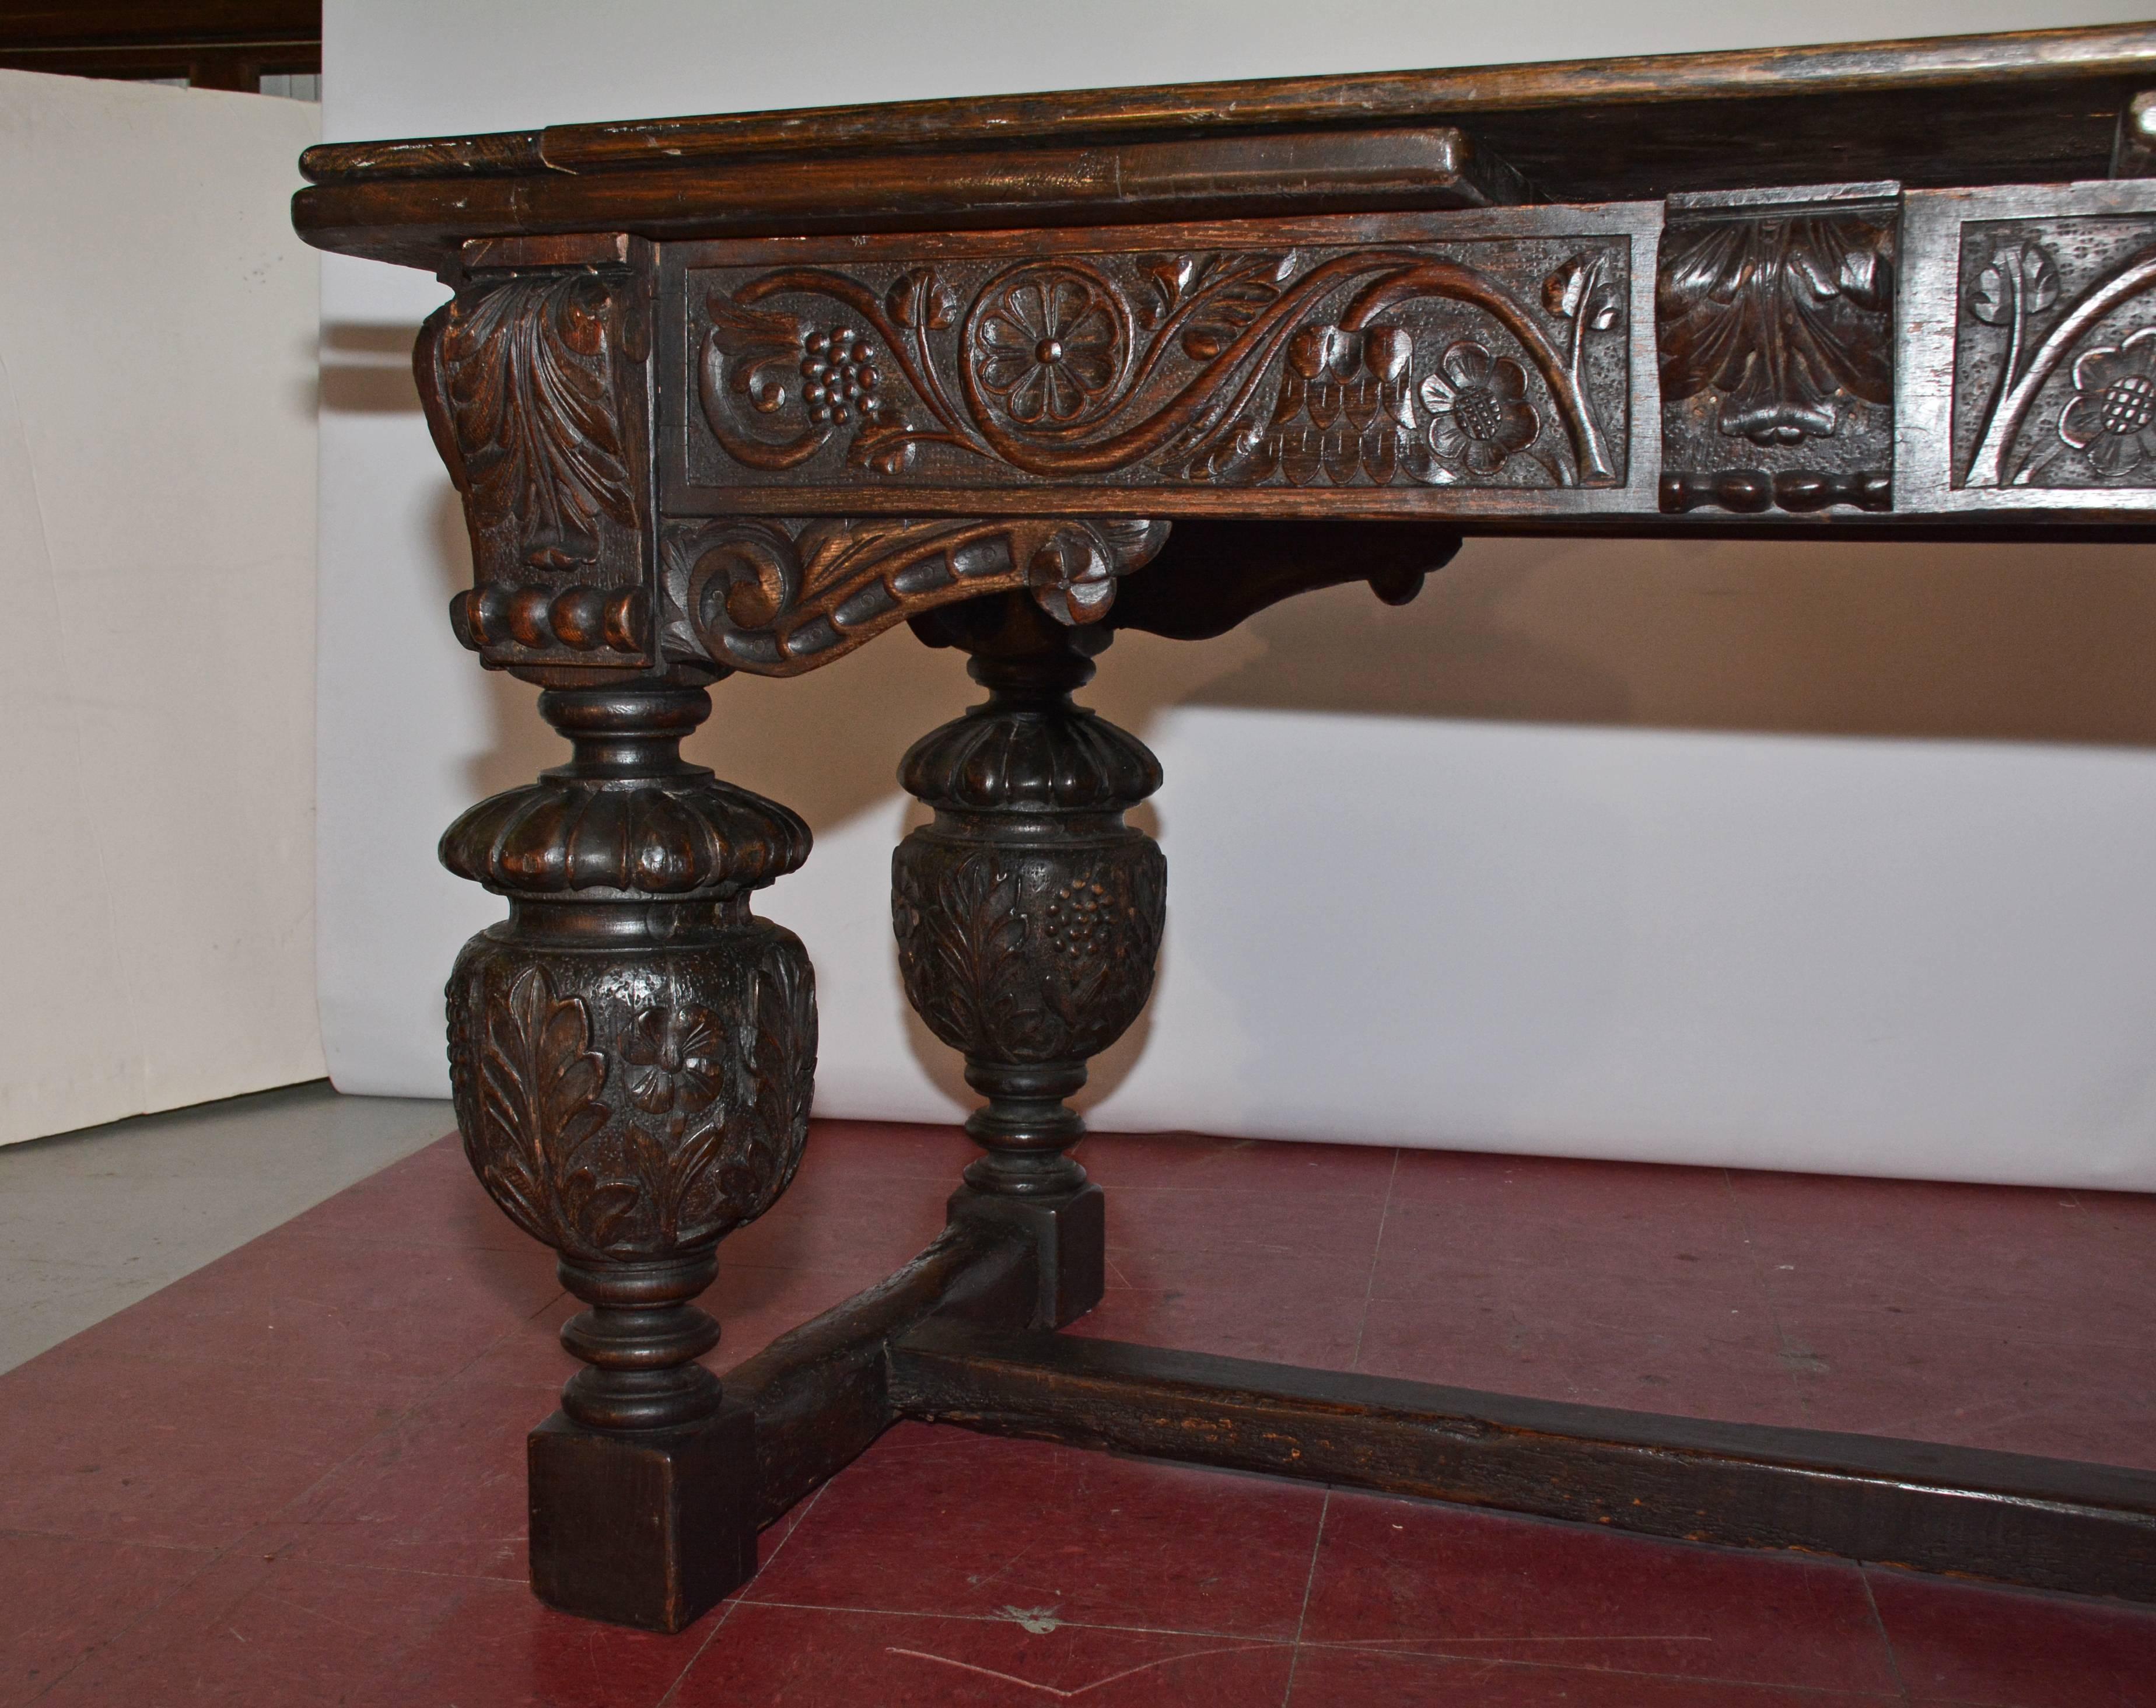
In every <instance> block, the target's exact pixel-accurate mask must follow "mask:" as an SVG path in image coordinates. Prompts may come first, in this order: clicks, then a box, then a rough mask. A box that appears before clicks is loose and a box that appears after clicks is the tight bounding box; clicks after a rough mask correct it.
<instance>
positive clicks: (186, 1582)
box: [23, 1525, 261, 1708]
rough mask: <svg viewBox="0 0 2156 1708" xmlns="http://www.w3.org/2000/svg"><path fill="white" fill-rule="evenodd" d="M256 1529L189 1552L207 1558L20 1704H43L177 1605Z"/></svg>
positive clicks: (136, 1608)
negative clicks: (98, 1659) (106, 1652)
mask: <svg viewBox="0 0 2156 1708" xmlns="http://www.w3.org/2000/svg"><path fill="white" fill-rule="evenodd" d="M260 1528H261V1526H259V1525H257V1526H254V1529H251V1530H249V1531H246V1532H245V1533H244V1534H243V1535H242V1536H240V1537H239V1539H238V1540H237V1541H232V1542H228V1543H227V1544H226V1545H225V1546H223V1547H221V1548H215V1549H208V1550H202V1549H198V1550H194V1551H193V1552H206V1553H207V1554H208V1558H207V1559H205V1560H203V1561H202V1562H200V1563H199V1564H198V1566H197V1567H195V1569H194V1570H193V1571H192V1572H188V1573H187V1576H186V1577H182V1578H181V1579H180V1581H179V1582H177V1583H175V1584H173V1585H172V1588H171V1589H170V1590H169V1591H167V1593H165V1594H163V1595H162V1596H159V1597H157V1598H155V1599H153V1600H152V1601H151V1602H150V1603H148V1605H146V1606H137V1607H135V1608H131V1612H132V1613H133V1614H134V1617H133V1618H129V1619H126V1621H124V1622H123V1623H121V1626H120V1627H119V1628H118V1629H116V1630H115V1631H112V1632H110V1633H109V1634H107V1635H105V1636H104V1637H102V1638H100V1639H99V1640H98V1641H96V1642H95V1643H93V1644H90V1647H89V1648H87V1649H84V1650H83V1651H82V1653H81V1654H78V1655H77V1656H76V1657H75V1658H74V1664H73V1665H71V1666H67V1667H64V1668H62V1669H61V1670H60V1671H59V1672H58V1673H57V1674H55V1675H54V1676H53V1677H52V1678H51V1679H49V1680H47V1681H46V1682H45V1683H44V1685H40V1686H39V1687H38V1691H37V1694H36V1695H32V1696H27V1697H25V1698H23V1702H24V1704H25V1705H26V1708H27V1705H28V1704H29V1703H33V1702H39V1701H42V1700H44V1698H45V1697H46V1696H48V1695H50V1694H51V1693H52V1692H53V1691H54V1690H58V1689H59V1687H60V1685H63V1684H64V1683H65V1682H66V1681H67V1680H69V1679H71V1678H73V1677H74V1675H75V1674H77V1673H78V1672H80V1671H81V1670H82V1669H83V1668H84V1667H85V1666H87V1665H89V1664H90V1661H91V1660H92V1659H94V1658H95V1656H96V1655H98V1654H100V1653H101V1652H102V1651H104V1650H105V1649H110V1648H111V1647H112V1646H113V1645H114V1644H117V1643H119V1642H121V1641H122V1640H123V1639H126V1638H127V1637H129V1636H131V1635H132V1634H134V1633H135V1632H136V1630H137V1629H139V1628H141V1626H143V1625H144V1624H146V1623H148V1622H149V1621H150V1619H151V1618H152V1617H154V1616H155V1615H156V1614H157V1613H158V1612H159V1611H160V1610H161V1609H162V1608H167V1607H169V1606H171V1605H172V1603H173V1602H175V1601H177V1599H178V1598H180V1597H181V1596H182V1595H184V1594H185V1593H187V1591H188V1590H190V1589H192V1588H193V1587H195V1585H196V1584H198V1583H199V1582H202V1580H203V1578H204V1577H208V1575H209V1574H210V1573H211V1572H214V1571H215V1570H216V1569H217V1568H218V1567H219V1566H221V1565H222V1564H223V1562H224V1560H225V1557H226V1556H227V1555H228V1554H231V1553H233V1552H236V1551H237V1550H238V1549H239V1546H240V1544H241V1543H242V1542H244V1541H246V1540H247V1537H248V1536H252V1535H254V1531H255V1530H259V1529H260ZM138 1546H139V1545H138Z"/></svg>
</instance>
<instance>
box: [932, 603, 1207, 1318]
mask: <svg viewBox="0 0 2156 1708" xmlns="http://www.w3.org/2000/svg"><path fill="white" fill-rule="evenodd" d="M916 627H918V628H921V630H922V632H923V634H924V638H926V639H931V640H932V641H935V642H937V643H938V644H951V645H957V646H959V647H962V648H963V649H966V650H967V651H968V652H970V653H971V654H973V662H972V664H970V665H969V667H968V668H969V669H970V671H971V674H973V678H974V680H976V681H978V682H979V683H981V684H982V685H983V686H984V687H986V688H987V689H988V690H989V697H988V700H987V701H986V702H985V703H984V704H983V705H978V706H975V707H974V708H973V710H970V711H968V713H967V714H966V715H965V716H963V717H961V718H958V719H957V720H956V721H953V722H951V723H948V724H946V725H944V726H942V728H941V729H939V730H937V731H933V732H932V733H931V734H929V735H927V736H924V737H923V738H922V739H921V741H917V742H916V743H915V744H914V746H913V747H912V749H911V751H909V752H908V753H907V754H906V758H905V761H904V762H903V764H902V766H901V769H900V773H899V775H900V780H901V782H903V783H904V784H905V786H906V788H907V789H908V790H909V791H910V792H911V793H913V794H914V795H916V796H917V797H919V798H920V799H921V800H922V801H923V802H925V803H927V804H928V805H929V806H931V807H932V808H935V809H936V818H935V822H934V823H932V824H928V825H926V826H924V827H922V828H920V829H918V830H916V831H915V832H914V833H912V834H911V835H910V836H908V837H907V838H906V840H905V841H904V842H902V843H901V844H900V845H899V847H898V849H897V850H896V854H894V855H893V858H892V862H891V879H892V921H893V925H894V927H895V929H896V933H897V936H898V954H899V968H900V972H901V975H902V977H903V978H904V980H905V984H906V997H907V998H908V1000H910V1001H911V1003H912V1004H913V1006H914V1008H916V1010H918V1011H919V1013H920V1014H921V1018H922V1019H923V1020H924V1021H926V1022H927V1024H928V1027H929V1028H930V1030H932V1032H934V1033H935V1034H936V1035H937V1037H938V1038H939V1039H942V1041H943V1042H944V1043H946V1044H949V1045H950V1046H951V1047H952V1048H953V1049H958V1050H962V1051H963V1052H964V1054H965V1057H966V1080H967V1083H968V1085H972V1086H973V1089H974V1090H977V1091H979V1092H980V1093H982V1094H983V1095H984V1096H985V1097H986V1098H987V1099H988V1102H987V1103H986V1105H983V1107H982V1108H981V1109H979V1110H976V1111H975V1113H974V1114H973V1116H971V1117H970V1118H969V1119H968V1121H967V1122H966V1131H967V1132H968V1133H969V1134H970V1135H971V1136H973V1139H974V1140H975V1141H978V1143H979V1144H980V1145H981V1146H982V1147H983V1150H984V1151H986V1153H987V1154H986V1155H984V1156H983V1157H980V1158H979V1159H978V1161H976V1162H973V1164H972V1165H971V1166H970V1167H968V1169H967V1170H966V1176H965V1177H966V1186H965V1187H964V1188H963V1189H962V1191H961V1192H960V1193H958V1195H957V1197H956V1198H953V1199H952V1214H953V1215H954V1216H969V1215H973V1216H995V1217H999V1218H1007V1219H1018V1220H1023V1221H1027V1222H1029V1223H1032V1224H1033V1227H1034V1234H1035V1238H1036V1239H1037V1241H1038V1243H1039V1246H1040V1250H1041V1257H1042V1273H1041V1282H1040V1293H1039V1300H1038V1302H1037V1307H1036V1312H1035V1321H1036V1324H1037V1325H1038V1326H1057V1327H1060V1326H1062V1325H1063V1324H1065V1323H1066V1322H1069V1321H1072V1320H1073V1319H1075V1318H1076V1317H1078V1316H1082V1315H1084V1314H1085V1312H1086V1311H1087V1310H1091V1308H1092V1307H1093V1306H1094V1305H1096V1304H1097V1303H1098V1302H1099V1301H1100V1297H1101V1286H1102V1269H1103V1257H1102V1245H1103V1240H1104V1234H1105V1223H1104V1218H1103V1205H1102V1199H1101V1190H1100V1188H1099V1187H1097V1186H1092V1185H1091V1184H1089V1183H1088V1182H1087V1181H1086V1171H1085V1170H1084V1169H1083V1168H1081V1167H1080V1166H1079V1165H1078V1163H1077V1162H1075V1161H1074V1160H1073V1159H1072V1158H1071V1157H1070V1156H1069V1155H1067V1154H1066V1153H1067V1151H1069V1149H1070V1146H1072V1145H1074V1144H1075V1143H1076V1142H1077V1141H1078V1140H1079V1139H1080V1138H1081V1137H1082V1136H1084V1134H1085V1131H1086V1128H1085V1123H1084V1122H1083V1121H1081V1119H1080V1118H1079V1116H1077V1115H1076V1114H1075V1112H1074V1111H1073V1110H1070V1108H1069V1107H1068V1106H1066V1104H1065V1099H1066V1098H1068V1097H1070V1095H1072V1094H1073V1093H1074V1092H1075V1091H1077V1090H1079V1089H1080V1088H1081V1086H1082V1085H1085V1083H1086V1062H1087V1060H1088V1059H1090V1058H1091V1057H1092V1056H1095V1055H1097V1054H1099V1053H1100V1052H1101V1051H1102V1050H1104V1049H1106V1048H1107V1047H1108V1046H1109V1045H1110V1044H1113V1043H1114V1042H1115V1041H1116V1039H1118V1038H1120V1037H1121V1036H1122V1034H1123V1033H1124V1032H1125V1031H1126V1030H1127V1028H1129V1026H1130V1024H1131V1023H1132V1021H1134V1020H1136V1019H1137V1017H1138V1015H1139V1013H1141V1012H1142V1010H1143V1008H1144V1007H1145V1004H1146V999H1147V997H1148V996H1150V995H1151V993H1152V977H1153V962H1154V958H1155V956H1156V954H1157V953H1158V949H1159V946H1160V935H1161V926H1162V922H1163V911H1164V908H1165V905H1166V895H1167V864H1166V862H1165V860H1164V859H1163V857H1162V854H1161V851H1160V846H1159V844H1158V843H1156V842H1154V841H1153V839H1152V838H1151V837H1149V836H1147V835H1146V834H1145V833H1143V832H1142V831H1139V830H1137V829H1136V828H1133V827H1132V826H1131V825H1128V824H1126V823H1124V822H1123V813H1124V812H1125V811H1126V810H1127V808H1131V807H1132V806H1135V805H1136V804H1137V803H1138V802H1140V801H1142V800H1143V799H1144V798H1146V797H1147V795H1149V794H1151V793H1152V792H1153V791H1154V790H1155V789H1157V788H1158V787H1160V782H1161V773H1160V766H1159V763H1158V761H1156V760H1155V759H1154V758H1153V757H1152V754H1151V753H1150V752H1149V751H1147V749H1146V746H1145V745H1144V743H1142V741H1139V740H1138V739H1137V737H1136V736H1132V735H1131V734H1130V733H1129V732H1128V731H1124V730H1120V729H1118V728H1116V726H1114V725H1113V724H1111V723H1108V722H1106V721H1104V720H1102V719H1101V718H1099V717H1096V716H1095V715H1094V714H1093V713H1091V712H1090V711H1086V710H1083V709H1082V708H1081V707H1079V706H1077V705H1073V704H1072V702H1071V699H1070V691H1071V690H1073V689H1074V688H1077V687H1080V686H1081V685H1083V684H1084V683H1085V682H1086V681H1087V680H1089V679H1090V678H1091V675H1092V674H1093V665H1092V663H1091V659H1090V658H1089V657H1088V656H1087V655H1086V654H1087V653H1088V651H1090V650H1093V649H1097V647H1098V646H1100V645H1104V644H1106V635H1105V634H1102V633H1099V632H1098V631H1094V630H1087V629H1082V628H1068V627H1065V626H1063V625H1061V624H1059V623H1055V622H1053V621H1050V620H1049V619H1048V618H1045V616H1044V615H1043V614H1042V613H1041V611H1040V610H1039V607H1038V605H1037V604H1036V603H1034V602H1032V601H1030V600H1029V599H1026V598H1024V597H1023V596H1009V597H1005V598H998V599H983V600H980V601H977V602H974V603H969V604H965V605H958V606H952V607H948V608H945V609H944V610H943V611H941V612H938V613H934V616H933V618H931V619H922V620H920V621H918V622H917V623H916Z"/></svg>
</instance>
